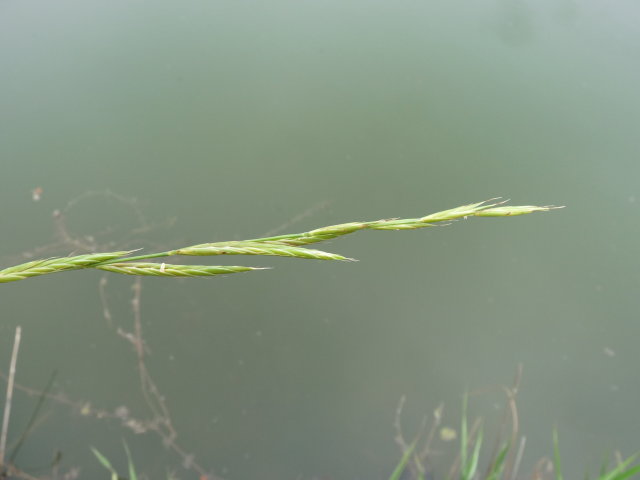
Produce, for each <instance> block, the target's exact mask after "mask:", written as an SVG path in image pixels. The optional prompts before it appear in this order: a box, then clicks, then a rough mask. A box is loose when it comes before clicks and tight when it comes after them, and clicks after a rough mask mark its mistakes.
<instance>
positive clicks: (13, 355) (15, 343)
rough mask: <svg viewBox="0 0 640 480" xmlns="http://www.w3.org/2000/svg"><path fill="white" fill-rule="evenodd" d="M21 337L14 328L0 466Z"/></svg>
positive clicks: (20, 330)
mask: <svg viewBox="0 0 640 480" xmlns="http://www.w3.org/2000/svg"><path fill="white" fill-rule="evenodd" d="M21 337H22V327H20V326H19V325H18V326H17V327H16V334H15V337H14V339H13V350H12V352H11V363H10V364H9V380H8V381H7V397H6V402H5V405H4V415H3V417H2V432H1V433H0V466H3V465H4V454H5V448H6V446H7V433H8V431H9V417H10V416H11V400H12V399H13V384H14V380H15V376H16V362H17V361H18V350H19V348H20V338H21Z"/></svg>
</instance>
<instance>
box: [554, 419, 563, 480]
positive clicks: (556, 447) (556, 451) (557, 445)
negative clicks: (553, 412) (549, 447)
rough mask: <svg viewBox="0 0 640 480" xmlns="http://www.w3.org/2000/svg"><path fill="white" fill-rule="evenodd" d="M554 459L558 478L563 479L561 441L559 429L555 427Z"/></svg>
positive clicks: (557, 479) (558, 479)
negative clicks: (559, 439)
mask: <svg viewBox="0 0 640 480" xmlns="http://www.w3.org/2000/svg"><path fill="white" fill-rule="evenodd" d="M553 459H554V470H555V471H556V480H563V479H562V465H561V464H560V442H559V441H558V429H557V428H554V429H553Z"/></svg>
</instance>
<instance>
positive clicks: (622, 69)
mask: <svg viewBox="0 0 640 480" xmlns="http://www.w3.org/2000/svg"><path fill="white" fill-rule="evenodd" d="M639 19H640V7H638V5H637V4H636V2H633V1H630V0H622V1H618V2H609V3H603V2H597V1H590V0H584V1H583V0H558V1H546V0H542V1H537V2H533V1H527V0H492V1H489V0H476V1H469V2H451V1H443V0H433V1H397V2H382V1H368V2H363V1H340V2H338V1H324V2H309V1H302V2H291V1H272V2H255V1H248V2H235V1H222V0H215V1H197V0H193V1H191V0H189V1H183V2H168V1H164V0H159V1H155V2H147V1H141V0H137V1H121V0H116V1H111V2H96V1H83V2H79V1H76V0H67V1H57V2H45V1H36V0H22V1H17V0H5V1H4V2H2V4H1V5H0V69H1V72H2V73H1V75H2V81H1V86H2V88H1V89H0V119H1V124H2V128H1V129H0V153H1V155H0V158H1V160H0V161H1V162H2V163H1V167H2V175H1V176H0V186H1V188H0V221H1V225H2V227H1V228H2V241H1V242H0V257H1V258H2V265H7V266H8V265H10V264H12V263H17V262H20V261H21V254H22V253H24V252H34V251H35V250H37V249H38V248H39V247H47V248H43V250H41V253H42V255H41V256H45V257H46V256H50V255H67V254H69V253H71V252H73V251H76V250H77V249H76V248H74V247H72V246H70V245H69V244H59V243H58V244H56V242H58V240H59V239H60V233H61V225H60V222H55V221H54V219H53V218H52V214H53V212H54V211H56V210H59V211H60V212H63V213H64V221H65V224H64V229H66V231H67V232H68V233H70V234H71V235H72V236H73V238H75V239H82V240H83V241H85V242H89V243H91V242H92V241H93V242H95V244H97V245H99V246H101V247H105V248H106V247H108V248H110V249H112V248H118V249H119V248H138V247H144V248H145V249H148V250H149V251H152V250H151V249H168V248H177V247H181V246H186V245H190V244H194V243H202V242H207V241H216V240H217V241H220V240H228V239H242V238H252V237H257V236H261V235H264V234H267V233H272V232H273V231H274V229H275V230H276V231H277V233H289V232H297V231H304V230H308V229H311V228H315V227H319V226H323V225H330V224H334V223H341V222H347V221H353V220H374V219H377V218H389V217H414V216H421V215H425V214H427V213H431V212H434V211H438V210H442V209H446V208H450V207H453V206H456V205H459V204H461V203H468V202H473V201H479V200H483V199H487V198H491V197H494V196H499V195H502V196H507V197H510V198H512V199H513V202H514V203H516V204H528V203H532V204H556V205H567V208H566V209H564V210H561V211H556V212H552V213H548V214H538V215H532V216H526V217H518V218H511V219H471V220H468V221H465V222H458V223H456V224H454V225H451V226H449V227H446V228H433V229H425V230H420V231H413V232H361V233H359V234H357V235H354V236H352V237H350V238H344V239H340V240H335V241H333V242H331V243H330V244H328V245H327V246H326V247H325V248H327V249H329V250H331V251H335V252H338V253H341V254H343V255H346V256H350V257H356V258H358V259H359V260H360V262H358V263H355V264H347V263H340V264H338V263H330V262H324V263H323V262H313V261H302V260H292V259H273V258H267V259H261V258H248V259H245V258H241V257H236V258H234V259H233V260H234V261H233V262H230V263H232V264H245V265H255V266H273V267H275V268H274V269H273V270H270V271H261V272H254V273H251V274H242V275H236V276H230V277H228V278H217V279H208V280H205V279H188V280H171V279H154V278H151V279H145V280H143V281H142V290H141V294H140V313H141V319H142V320H141V325H142V328H143V337H144V340H145V342H146V347H147V349H148V353H147V354H146V355H145V357H144V358H145V363H146V367H147V368H148V371H149V373H150V374H151V376H152V378H153V381H154V382H155V385H156V386H157V388H158V390H159V391H160V392H161V394H162V396H163V399H164V402H165V404H164V405H165V406H166V408H168V410H169V411H170V415H171V421H172V427H173V428H175V432H177V440H175V441H176V442H177V443H178V444H179V445H180V446H181V448H183V449H184V452H186V453H185V455H183V456H180V455H177V454H176V453H175V452H172V451H167V450H166V449H165V448H164V446H163V441H162V439H161V438H159V437H158V436H157V435H155V434H153V433H149V432H147V433H143V434H137V435H136V434H134V433H132V428H127V427H125V428H123V427H122V426H121V422H122V418H124V419H125V421H127V420H130V419H131V418H136V419H145V418H149V416H150V413H149V408H148V406H147V405H146V404H145V401H144V398H143V396H142V395H141V392H140V379H139V376H138V371H137V360H136V353H135V350H134V348H133V346H132V344H131V343H130V342H128V341H127V340H126V338H123V337H122V335H118V333H117V332H118V329H120V330H121V331H122V332H124V334H126V333H127V332H131V331H132V329H133V326H132V325H133V314H132V310H131V303H130V302H131V298H132V290H131V287H132V285H134V281H133V280H132V279H131V278H122V277H118V276H116V275H111V276H108V277H106V278H107V279H108V281H107V284H106V285H104V289H103V290H101V278H102V277H101V275H100V274H99V273H97V272H92V271H87V272H73V273H68V274H60V275H55V276H50V277H42V278H38V279H33V280H28V281H25V282H16V283H14V284H6V285H3V286H2V287H1V288H0V298H1V299H0V302H1V303H2V312H3V313H2V317H1V320H0V354H1V357H0V366H1V369H2V370H3V371H5V370H6V366H7V365H8V362H9V357H10V349H11V344H12V342H13V332H14V329H15V326H16V325H21V326H22V328H23V342H22V346H21V351H20V357H19V362H18V373H17V378H16V380H17V382H18V383H19V384H20V385H22V386H26V387H30V388H34V389H36V390H41V389H43V388H44V387H45V385H46V383H47V381H48V379H49V378H50V376H51V375H52V372H54V371H55V372H57V373H56V377H55V381H54V384H53V387H52V390H51V392H52V393H55V394H56V395H64V397H58V400H57V401H56V400H49V401H47V403H46V404H45V406H44V408H43V409H42V411H41V412H40V414H39V417H38V420H37V421H36V428H35V429H34V430H33V432H32V433H31V434H30V435H29V437H28V439H27V441H26V442H25V443H24V445H23V447H22V448H21V450H20V453H19V455H18V456H17V457H16V458H15V463H16V464H17V465H19V466H21V467H22V468H23V469H25V470H27V471H29V472H31V473H33V474H35V475H40V474H42V475H44V474H45V473H47V472H48V471H49V470H48V469H47V465H48V464H49V463H50V461H51V460H50V459H51V458H52V457H53V456H54V455H55V454H56V452H57V451H60V452H62V459H61V469H63V470H66V469H69V468H71V467H73V466H79V467H80V468H81V478H101V477H100V476H101V475H107V473H106V472H105V471H103V470H102V468H101V467H100V465H99V464H98V463H97V462H96V461H95V459H94V458H93V456H92V454H91V452H90V451H89V448H88V445H93V446H95V447H97V448H98V449H99V450H100V451H102V452H103V453H104V454H105V455H107V456H108V457H109V458H110V459H112V461H113V462H114V464H115V465H117V466H118V468H120V469H122V471H123V472H124V465H125V463H126V457H125V455H124V450H123V447H122V438H125V439H126V441H127V442H128V444H129V446H130V448H131V450H132V452H133V455H134V458H135V461H136V464H137V467H138V469H139V470H140V471H141V472H145V473H146V474H147V476H148V478H165V477H166V472H176V475H177V477H178V478H183V479H189V478H198V476H199V475H200V474H199V473H198V472H197V471H196V470H194V469H193V468H190V469H185V468H184V467H190V466H191V465H192V464H193V461H192V457H191V455H193V456H194V457H193V458H194V459H195V462H196V463H197V464H198V465H200V466H201V467H202V468H203V470H204V471H206V472H215V474H216V475H219V476H221V477H223V478H225V479H229V480H235V479H258V478H260V479H265V480H268V479H274V480H275V479H297V478H301V479H311V478H314V477H315V478H332V479H372V478H380V479H384V478H388V475H389V473H390V472H391V470H392V469H393V466H394V465H395V462H397V460H398V458H399V454H398V451H397V448H396V446H395V444H394V442H393V437H394V435H395V433H394V430H393V426H392V423H393V418H394V412H395V408H396V406H397V404H398V401H399V399H400V397H401V396H402V395H406V396H407V402H406V405H405V411H404V415H403V424H404V427H405V429H406V431H407V435H408V436H411V435H412V434H413V433H414V432H416V431H417V429H418V427H419V425H420V422H421V420H422V417H423V415H425V414H427V415H428V414H430V413H431V412H432V411H433V410H434V409H435V408H436V407H437V406H438V405H439V404H440V402H444V404H445V413H444V419H443V422H444V424H445V425H447V426H450V427H452V428H458V425H459V421H460V407H461V403H462V395H463V393H464V392H465V391H466V390H471V391H473V390H474V389H482V388H486V387H491V386H495V385H500V384H507V385H509V384H511V382H512V379H513V376H514V374H515V372H516V369H517V366H518V365H519V364H522V365H523V377H522V382H521V388H520V391H519V396H518V406H519V411H520V433H521V434H523V435H526V438H527V448H526V451H525V456H524V460H523V466H522V471H523V472H527V471H530V469H531V468H532V466H533V464H534V463H535V462H536V461H537V460H538V459H539V458H540V457H542V456H545V455H546V456H548V455H550V454H551V433H552V430H553V427H554V425H557V427H558V430H559V432H560V441H561V450H562V453H563V457H564V462H563V465H564V468H565V475H566V476H567V477H568V478H575V476H576V475H582V473H583V472H584V471H585V470H586V469H590V470H591V471H592V472H593V471H595V470H596V469H597V468H598V466H599V465H600V462H601V458H602V455H603V454H604V453H606V452H610V451H612V450H614V449H620V450H621V451H622V453H623V454H626V455H628V454H631V453H633V452H635V451H636V450H638V449H639V448H640V442H639V441H638V438H640V423H639V422H638V421H637V415H638V407H637V406H638V400H639V399H640V384H639V383H638V382H637V365H638V349H637V339H638V338H639V336H640V326H639V325H640V324H639V322H638V318H639V309H638V307H639V305H638V288H639V287H640V285H639V280H640V276H639V275H640V274H639V272H640V269H639V267H640V265H638V263H639V262H638V255H637V238H638V236H639V234H640V224H639V222H638V201H639V199H640V186H639V183H638V178H639V177H640V162H639V161H638V158H639V157H638V147H639V140H638V139H639V137H638V129H639V127H640V113H639V112H640V100H639V98H640V97H639V96H638V90H637V86H638V85H640V68H639V67H638V61H637V60H638V52H639V51H640V50H639V48H640V29H639V28H638V25H639V24H640V23H639ZM36 187H41V188H42V195H41V199H40V200H39V201H37V202H34V201H33V199H32V193H31V192H32V190H33V189H34V188H36ZM106 191H110V192H115V193H116V194H117V195H120V196H121V197H115V196H114V195H110V194H100V193H99V194H91V193H87V192H106ZM131 198H136V199H137V202H135V203H131V202H129V201H128V200H127V201H123V199H131ZM140 215H143V216H144V219H143V218H142V217H141V216H140ZM87 236H90V237H92V238H87ZM78 248H80V247H79V246H78ZM101 292H102V293H103V294H104V295H105V297H104V301H105V302H106V303H105V304H103V298H101ZM104 305H106V306H107V307H108V308H109V312H110V314H111V320H110V321H108V319H106V318H105V316H104V315H103V310H104ZM488 391H489V393H486V394H483V395H480V396H477V397H472V399H471V404H470V413H471V414H472V415H474V416H475V415H481V416H484V417H485V418H486V422H487V425H488V428H489V429H491V426H490V425H492V424H493V425H495V423H496V421H498V420H499V419H500V415H501V412H502V409H503V408H504V406H505V398H504V395H503V394H502V393H501V392H500V391H499V390H497V389H491V388H489V390H488ZM60 399H69V400H70V401H72V402H75V405H76V406H75V407H72V408H70V407H68V406H67V405H66V404H65V403H64V402H60V401H59V400H60ZM35 404H36V398H33V397H29V396H28V395H26V394H25V393H24V392H16V398H15V403H14V409H13V414H12V419H11V428H10V435H9V437H10V441H15V440H17V438H18V437H19V435H20V432H21V431H22V430H23V429H24V428H25V426H26V425H27V423H28V421H29V417H30V415H31V414H32V412H33V409H34V406H35ZM94 408H97V409H104V410H105V411H106V412H109V413H110V414H115V413H117V414H118V416H119V418H114V419H97V418H94V416H93V415H92V412H94V410H92V409H94ZM156 408H161V407H160V406H156ZM129 427H134V429H135V427H136V425H135V424H129ZM138 427H140V425H138ZM167 435H169V436H170V432H169V433H165V436H167ZM438 448H439V450H440V451H443V452H448V451H451V450H452V449H451V448H449V447H447V445H446V444H442V445H439V447H438ZM448 455H449V454H446V453H445V454H444V455H443V456H442V457H437V458H436V459H435V461H434V467H435V478H438V479H439V478H442V476H443V474H444V472H446V466H447V462H448V460H449V457H448ZM323 476H324V477H323Z"/></svg>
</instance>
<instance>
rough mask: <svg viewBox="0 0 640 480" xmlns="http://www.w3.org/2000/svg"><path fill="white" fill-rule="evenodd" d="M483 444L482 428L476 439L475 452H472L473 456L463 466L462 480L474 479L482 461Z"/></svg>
mask: <svg viewBox="0 0 640 480" xmlns="http://www.w3.org/2000/svg"><path fill="white" fill-rule="evenodd" d="M481 446H482V429H480V431H479V432H478V438H477V439H476V443H475V445H474V447H473V453H472V454H471V458H470V459H469V462H468V463H467V464H466V465H464V464H463V468H462V472H463V473H462V480H472V479H473V478H474V477H475V475H476V472H477V471H478V464H479V463H480V448H481Z"/></svg>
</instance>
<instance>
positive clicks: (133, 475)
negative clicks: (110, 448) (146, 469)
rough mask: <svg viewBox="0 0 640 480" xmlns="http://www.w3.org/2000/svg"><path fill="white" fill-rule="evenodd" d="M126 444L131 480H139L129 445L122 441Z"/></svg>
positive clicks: (125, 449)
mask: <svg viewBox="0 0 640 480" xmlns="http://www.w3.org/2000/svg"><path fill="white" fill-rule="evenodd" d="M122 443H123V444H124V451H125V452H126V453H127V465H128V467H129V480H138V475H137V474H136V467H135V466H134V464H133V459H132V458H131V452H130V451H129V445H127V442H125V441H124V440H123V441H122Z"/></svg>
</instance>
